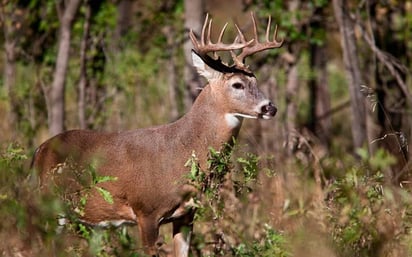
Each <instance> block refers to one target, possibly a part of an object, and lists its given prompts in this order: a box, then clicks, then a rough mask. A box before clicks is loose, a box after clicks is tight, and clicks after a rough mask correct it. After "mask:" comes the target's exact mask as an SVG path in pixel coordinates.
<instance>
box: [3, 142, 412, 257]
mask: <svg viewBox="0 0 412 257" xmlns="http://www.w3.org/2000/svg"><path fill="white" fill-rule="evenodd" d="M230 152H231V151H221V152H218V151H214V150H211V151H210V158H209V168H208V169H207V170H206V171H203V170H200V169H199V166H198V165H197V162H196V158H195V156H193V157H192V158H191V159H190V160H189V161H188V174H189V176H188V179H189V180H190V181H191V183H192V184H193V185H194V186H196V187H197V188H198V189H199V192H201V193H200V194H199V195H198V197H197V199H196V204H197V208H198V211H197V214H196V222H195V229H194V235H193V239H192V245H191V252H192V256H411V255H412V234H411V230H410V228H411V226H412V199H411V194H410V192H409V189H408V188H401V187H396V186H393V185H391V184H389V183H387V182H386V180H385V175H384V172H383V171H384V170H385V168H386V167H387V166H388V165H390V164H392V163H393V161H394V160H393V158H392V157H391V156H390V155H387V154H385V153H384V152H380V153H379V151H378V154H377V156H367V155H363V157H362V160H361V161H356V162H355V161H354V162H353V164H352V165H348V164H347V163H346V165H345V166H342V165H341V161H339V160H337V159H336V160H334V159H333V158H328V159H327V160H323V161H322V163H321V165H323V166H322V168H323V171H324V172H326V171H328V172H329V173H331V174H334V175H333V176H332V175H330V176H331V177H330V178H328V179H325V181H324V182H323V183H322V184H321V185H319V184H317V183H316V182H315V180H314V178H313V176H312V175H311V172H308V171H307V169H309V170H310V168H308V167H307V166H305V165H303V164H302V163H299V162H294V163H293V164H288V165H285V164H284V165H283V166H281V165H277V169H276V170H270V169H268V168H265V167H264V165H263V163H265V161H266V160H264V158H263V157H259V156H256V155H254V154H251V153H239V152H240V151H239V149H238V151H236V152H237V153H236V156H238V157H233V156H231V154H230ZM29 161H30V160H29V157H28V152H27V151H26V150H25V149H22V148H21V147H20V146H19V145H17V144H9V145H8V146H5V147H4V148H3V149H2V150H1V154H0V176H1V178H0V183H1V186H0V220H1V222H0V228H1V229H0V231H1V232H0V253H1V255H2V256H144V254H143V253H142V249H141V246H140V245H139V243H138V235H137V233H136V228H134V227H120V228H108V229H97V228H96V229H93V228H90V227H87V226H85V225H83V224H81V223H80V222H79V221H78V213H76V212H73V210H72V206H71V203H70V201H65V200H64V199H63V198H64V197H61V196H62V195H60V197H59V194H54V193H50V194H40V193H39V191H38V189H37V187H38V185H37V180H36V178H35V176H33V174H30V171H29V168H28V163H29ZM269 161H274V160H272V159H270V160H269ZM282 169H283V171H282ZM291 169H293V170H294V173H291V172H290V170H291ZM305 174H306V175H305ZM99 179H104V178H97V179H96V177H95V179H93V183H94V184H92V185H91V186H94V187H98V183H99ZM269 186H270V187H269ZM275 186H277V188H276V191H275V192H272V191H271V189H270V188H274V187H275ZM102 197H105V198H106V199H107V200H108V201H110V195H108V194H107V192H104V190H103V191H102ZM62 214H65V216H66V218H68V222H66V225H64V226H59V225H58V223H59V220H58V218H59V217H60V216H59V215H62ZM166 230H167V228H166ZM163 238H164V241H165V244H164V246H163V247H162V254H164V255H165V256H167V254H170V251H171V246H170V236H169V233H164V235H163Z"/></svg>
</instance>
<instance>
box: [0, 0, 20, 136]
mask: <svg viewBox="0 0 412 257" xmlns="http://www.w3.org/2000/svg"><path fill="white" fill-rule="evenodd" d="M14 12H15V6H13V4H10V3H6V4H5V5H4V6H2V8H1V13H0V15H1V22H2V24H3V36H4V70H3V72H4V87H5V89H6V92H7V96H8V98H9V105H10V116H9V119H8V120H9V124H10V129H11V131H15V130H16V125H17V122H18V116H19V115H18V106H19V105H18V102H17V96H16V88H15V87H16V41H17V38H16V28H15V27H14V22H12V21H14V20H15V19H16V17H15V16H16V14H15V13H14Z"/></svg>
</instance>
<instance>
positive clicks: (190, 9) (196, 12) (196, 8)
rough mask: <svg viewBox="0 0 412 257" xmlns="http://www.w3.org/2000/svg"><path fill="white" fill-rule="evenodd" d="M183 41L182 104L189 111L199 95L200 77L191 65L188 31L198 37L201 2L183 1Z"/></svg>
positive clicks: (196, 0) (202, 11)
mask: <svg viewBox="0 0 412 257" xmlns="http://www.w3.org/2000/svg"><path fill="white" fill-rule="evenodd" d="M184 5H185V6H184V7H185V22H184V28H185V41H184V44H183V52H184V56H185V68H184V74H183V76H184V81H185V85H186V87H187V90H185V96H184V103H185V109H186V110H189V109H190V107H191V106H192V103H193V101H194V99H195V98H196V97H197V95H198V94H199V87H201V86H202V84H201V81H200V77H199V76H198V74H197V72H196V70H195V68H194V67H193V65H192V53H191V50H192V48H193V46H192V42H191V41H190V39H189V31H190V30H191V29H192V30H193V32H194V33H195V34H196V35H200V31H201V29H202V21H203V19H204V3H203V0H185V1H184Z"/></svg>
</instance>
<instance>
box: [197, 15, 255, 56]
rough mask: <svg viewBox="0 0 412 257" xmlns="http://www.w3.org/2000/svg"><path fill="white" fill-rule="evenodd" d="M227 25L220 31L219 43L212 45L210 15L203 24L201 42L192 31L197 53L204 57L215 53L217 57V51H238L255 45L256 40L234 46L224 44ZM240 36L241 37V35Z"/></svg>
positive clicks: (233, 44)
mask: <svg viewBox="0 0 412 257" xmlns="http://www.w3.org/2000/svg"><path fill="white" fill-rule="evenodd" d="M226 27H227V23H226V24H225V25H224V26H223V28H222V30H221V31H220V34H219V38H218V40H217V43H212V41H211V39H210V33H211V30H212V19H210V20H209V14H207V15H206V19H205V22H204V24H203V28H202V34H201V37H200V42H199V41H198V40H197V38H196V36H195V34H194V33H193V31H192V30H190V34H189V35H190V39H191V40H192V43H193V46H194V49H195V51H196V52H197V53H198V54H200V55H202V56H205V55H206V54H207V53H210V52H213V53H214V55H215V57H216V52H217V51H232V50H238V49H242V48H244V47H246V46H248V45H250V44H252V43H253V41H254V40H255V39H252V40H250V41H246V40H244V41H242V42H240V43H237V42H236V39H235V41H234V42H233V43H232V44H224V43H223V42H222V38H223V34H224V32H225V30H226ZM206 28H207V34H206ZM239 36H241V35H240V34H239ZM243 38H244V37H243Z"/></svg>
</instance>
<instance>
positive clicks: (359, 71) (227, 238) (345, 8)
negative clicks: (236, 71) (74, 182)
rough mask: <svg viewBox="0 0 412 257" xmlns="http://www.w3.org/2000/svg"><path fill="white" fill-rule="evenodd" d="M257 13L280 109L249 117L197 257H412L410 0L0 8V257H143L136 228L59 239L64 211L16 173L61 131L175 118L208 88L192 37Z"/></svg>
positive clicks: (55, 1) (18, 4)
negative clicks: (275, 32) (243, 175)
mask: <svg viewBox="0 0 412 257" xmlns="http://www.w3.org/2000/svg"><path fill="white" fill-rule="evenodd" d="M252 11H253V12H255V14H256V17H257V18H258V23H259V24H258V26H259V28H260V29H261V32H263V30H264V28H266V22H267V17H268V16H269V15H271V16H272V20H273V21H274V23H276V24H278V25H279V38H283V39H284V40H285V41H284V45H283V47H282V48H281V49H278V50H272V51H270V52H265V53H262V54H257V55H256V56H254V57H253V58H250V59H249V60H248V64H250V66H251V70H253V71H254V72H255V75H256V76H257V78H258V81H259V85H260V88H261V89H262V91H263V92H265V94H266V95H267V96H269V98H271V99H272V100H273V101H274V103H275V105H276V106H277V107H278V114H277V115H276V117H275V118H274V119H272V120H269V121H256V120H246V121H245V122H244V124H243V128H242V130H241V133H240V136H239V139H238V142H237V147H236V151H235V154H234V155H235V156H236V157H233V158H232V159H233V163H231V164H228V165H229V168H230V169H231V170H232V173H236V170H238V169H243V168H244V167H245V166H248V167H249V168H250V169H252V170H253V171H254V172H256V174H255V175H256V177H254V178H253V179H252V180H253V181H249V180H248V181H246V180H245V179H244V181H243V182H244V183H245V184H247V190H246V192H243V193H242V194H240V195H239V194H238V193H236V192H232V191H233V190H232V191H231V190H229V189H230V188H231V187H230V186H227V185H226V186H222V187H221V188H220V189H219V190H221V191H222V195H223V196H222V197H221V198H219V201H220V203H223V204H221V205H219V206H217V207H216V208H220V210H221V212H219V213H220V214H219V215H217V216H219V217H218V218H217V217H216V213H214V214H213V215H211V216H208V215H207V211H206V210H204V211H203V212H201V214H202V215H200V217H198V219H199V222H198V223H197V224H196V225H195V235H194V240H193V243H192V255H193V256H412V231H411V226H412V220H411V218H412V198H411V194H410V190H411V185H412V184H411V183H412V181H411V177H410V176H411V168H412V165H411V161H410V159H411V153H410V152H409V149H408V146H409V145H410V143H411V132H412V109H411V106H412V93H411V90H412V81H411V76H410V75H411V68H412V62H411V61H412V40H411V39H412V1H409V0H405V1H395V0H386V1H383V0H348V1H345V0H333V1H326V0H312V1H311V0H289V1H280V0H272V1H271V0H233V1H229V0H227V1H219V0H164V1H145V0H139V1H132V0H102V1H100V0H66V1H63V0H43V1H40V0H20V1H19V0H9V1H7V0H2V2H1V9H0V21H1V29H2V32H3V33H2V36H1V37H0V42H1V44H3V46H4V47H3V48H1V50H0V51H1V52H0V54H1V62H0V69H2V70H3V76H2V79H1V80H0V83H1V84H0V116H1V117H2V122H1V123H0V130H1V133H0V145H1V149H2V150H1V152H0V169H1V170H0V178H1V179H0V184H1V187H0V220H1V221H0V230H1V232H0V254H1V255H3V256H37V255H38V256H84V255H86V256H88V255H90V256H95V255H96V256H141V255H140V253H138V254H137V255H136V253H135V252H139V251H138V250H136V249H139V246H138V243H136V242H135V239H136V238H137V234H134V232H132V231H131V229H130V230H126V228H122V229H118V230H116V231H111V232H112V233H111V234H110V233H106V232H103V231H94V230H87V229H86V228H83V227H81V228H79V227H76V228H72V229H67V230H68V231H66V232H61V231H60V232H58V229H57V228H56V225H53V224H54V223H55V222H54V223H53V222H52V221H53V220H54V217H55V216H54V214H55V212H56V211H57V210H61V209H62V208H63V207H62V206H63V205H62V203H61V202H59V200H58V199H53V198H50V197H49V198H44V197H43V198H42V197H34V196H33V194H34V193H33V192H34V191H33V189H32V187H31V186H32V185H31V184H30V182H29V181H28V180H27V179H26V178H27V177H28V175H29V173H30V171H29V169H28V163H29V162H30V158H31V156H32V153H33V152H34V149H35V148H36V147H37V146H38V145H39V144H40V143H41V142H43V141H44V140H46V139H47V138H48V137H50V136H52V135H55V134H57V133H59V132H61V131H63V130H66V129H74V128H83V129H95V130H105V131H120V130H128V129H136V128H141V127H147V126H151V125H158V124H163V123H167V122H171V121H174V120H176V119H177V118H178V117H180V116H182V115H183V114H184V113H186V112H187V110H189V109H190V106H191V104H192V103H193V101H194V99H195V98H196V95H197V94H198V93H199V88H201V87H202V86H203V85H204V84H205V81H204V80H203V79H202V78H199V76H198V75H197V74H196V73H195V71H194V69H193V68H192V66H191V59H190V49H191V48H192V45H191V42H190V40H189V36H188V32H189V30H190V29H193V30H194V31H195V32H196V33H200V29H201V26H202V23H203V21H204V17H205V14H206V13H210V14H211V16H212V18H213V19H214V28H216V29H215V30H214V31H213V32H214V33H218V31H219V30H218V28H220V27H222V25H223V24H224V23H225V22H226V21H228V22H229V27H228V32H227V33H226V35H225V36H226V38H225V39H224V40H225V41H226V42H231V41H232V40H233V39H234V37H235V31H234V26H233V23H237V24H239V26H240V28H242V30H244V31H246V32H247V33H252V31H251V28H252V24H251V19H250V12H252ZM261 34H262V33H261ZM249 36H250V34H249ZM212 37H213V38H217V35H212ZM237 156H239V157H237ZM188 158H189V156H188ZM228 176H229V175H228ZM232 180H233V179H232V178H230V179H228V181H229V182H230V181H232ZM229 182H225V183H226V184H227V183H229ZM232 182H233V181H232ZM223 191H225V192H223ZM211 205H213V204H211ZM206 209H207V208H206ZM212 209H213V208H212ZM167 229H168V228H165V230H167ZM79 231H81V232H79ZM113 234H116V235H117V237H116V238H114V237H115V236H113ZM164 237H165V241H166V242H167V241H168V240H169V239H170V238H168V236H167V235H166V234H165V235H164ZM131 238H132V239H131ZM136 244H137V245H136ZM165 249H166V250H165V255H167V252H168V251H167V248H165Z"/></svg>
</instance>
